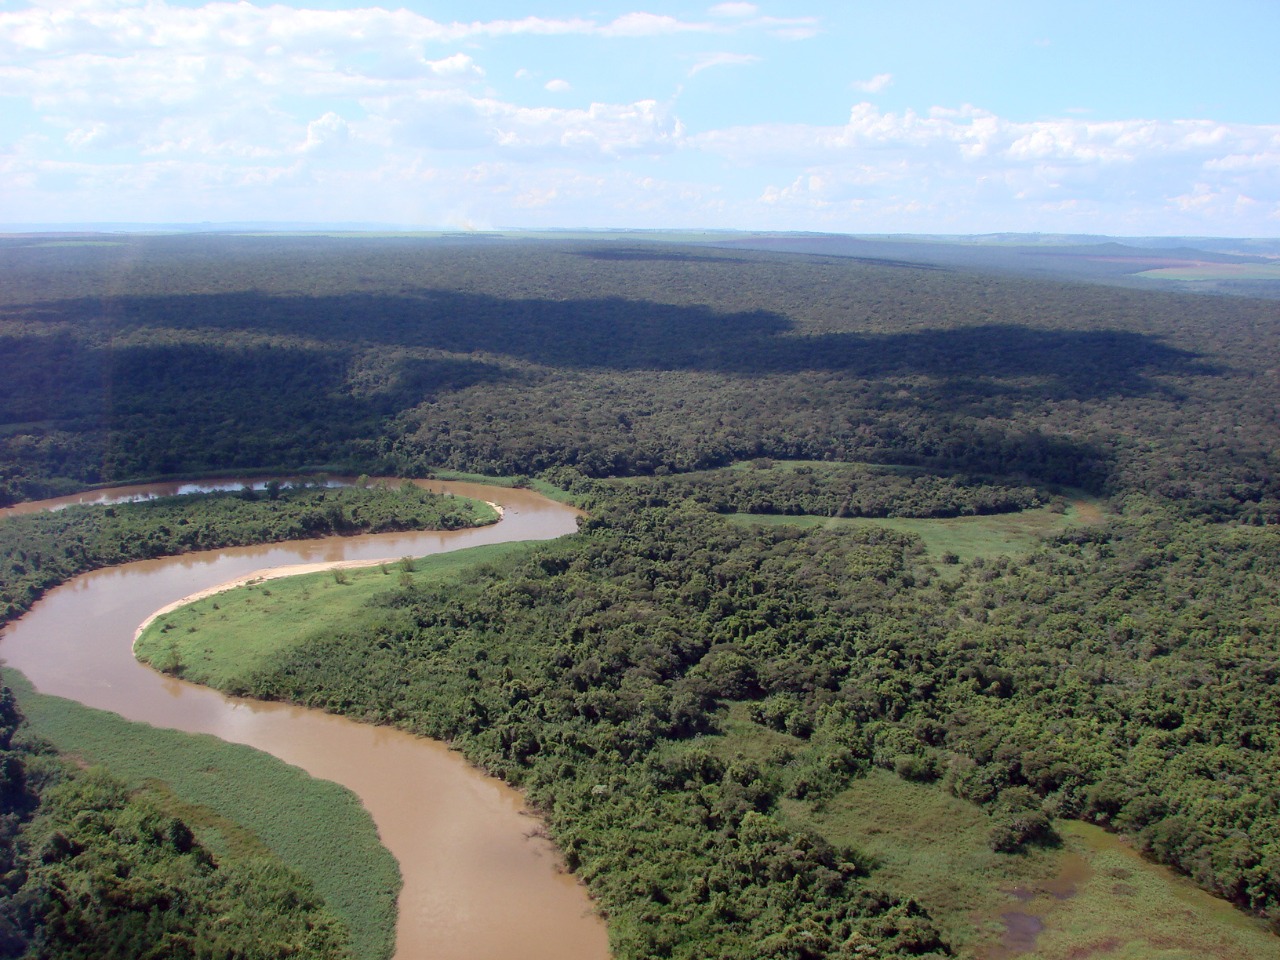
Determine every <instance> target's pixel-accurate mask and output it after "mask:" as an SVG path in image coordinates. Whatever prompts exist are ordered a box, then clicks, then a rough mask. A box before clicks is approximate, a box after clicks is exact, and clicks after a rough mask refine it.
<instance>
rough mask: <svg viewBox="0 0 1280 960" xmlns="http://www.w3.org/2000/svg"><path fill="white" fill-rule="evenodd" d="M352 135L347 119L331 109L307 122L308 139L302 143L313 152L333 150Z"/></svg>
mask: <svg viewBox="0 0 1280 960" xmlns="http://www.w3.org/2000/svg"><path fill="white" fill-rule="evenodd" d="M350 135H351V130H350V127H348V126H347V121H345V120H343V119H342V117H340V116H338V115H337V114H336V113H334V112H333V111H332V110H330V111H328V112H327V113H325V114H324V116H322V117H319V118H318V119H315V120H312V121H311V122H310V123H308V124H307V139H306V141H305V142H304V143H303V144H302V149H303V150H304V151H307V152H309V153H312V154H315V153H317V152H319V151H322V150H331V149H332V148H333V147H335V146H336V145H339V144H342V143H345V142H346V141H347V140H348V139H350Z"/></svg>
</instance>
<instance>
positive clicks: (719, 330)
mask: <svg viewBox="0 0 1280 960" xmlns="http://www.w3.org/2000/svg"><path fill="white" fill-rule="evenodd" d="M26 319H28V320H32V321H37V322H39V321H46V322H48V321H59V322H66V321H71V322H73V323H84V322H86V321H87V322H88V323H90V324H92V325H94V326H95V327H99V326H105V328H106V330H109V331H111V332H112V333H113V334H118V333H120V332H123V331H132V333H131V339H133V340H134V341H135V342H137V341H138V340H139V338H145V334H144V333H142V332H141V331H144V330H146V329H154V330H156V331H177V330H189V331H200V332H201V334H202V335H203V336H202V339H203V340H204V341H205V342H208V339H209V335H210V334H213V335H215V336H217V337H222V338H225V339H224V340H223V342H224V344H225V347H226V348H227V349H237V347H236V344H237V338H236V334H239V333H252V334H254V335H256V336H259V337H261V336H270V337H283V338H289V339H290V340H293V341H294V342H300V341H305V342H306V343H309V344H320V345H323V346H324V347H325V348H327V349H340V350H343V351H344V352H346V351H352V350H354V349H362V348H370V347H406V348H415V349H424V348H425V349H431V350H438V351H444V352H446V353H451V354H465V355H468V357H469V362H470V363H472V364H473V365H476V369H471V370H468V371H465V375H463V376H460V377H459V379H458V380H457V381H456V382H451V383H448V384H447V385H446V384H442V386H444V387H445V389H450V388H452V389H458V388H460V387H462V386H464V385H465V381H467V380H471V381H473V382H483V381H484V380H487V379H492V378H500V377H502V376H503V374H502V369H503V365H502V364H501V360H502V359H503V358H508V359H511V360H518V361H524V362H528V363H532V364H537V365H541V366H546V367H551V368H561V369H570V370H583V371H592V370H596V371H609V370H612V371H642V370H672V371H674V370H700V371H707V372H712V373H721V374H730V375H744V376H763V375H771V374H796V373H804V372H812V373H815V374H825V373H843V374H847V375H849V376H851V377H856V378H859V379H867V380H882V379H890V378H904V377H912V376H927V377H931V378H935V379H936V380H938V381H939V382H941V383H944V384H951V385H953V388H954V392H955V393H956V397H955V399H956V400H957V401H961V402H962V401H963V399H964V398H965V397H966V396H967V395H969V394H973V395H974V396H979V395H987V396H989V395H991V394H992V393H993V392H994V393H996V394H1000V395H1005V396H1020V395H1027V396H1052V397H1056V398H1073V399H1089V398H1092V397H1102V396H1116V395H1142V394H1151V393H1162V394H1166V395H1167V394H1168V393H1169V391H1168V388H1167V387H1165V386H1164V385H1163V384H1160V383H1159V382H1158V381H1156V380H1154V379H1153V378H1154V377H1157V376H1162V375H1179V376H1188V375H1192V376H1211V375H1214V374H1217V373H1218V372H1219V370H1218V369H1217V368H1215V367H1213V366H1212V365H1210V364H1207V363H1205V362H1204V361H1203V360H1201V359H1200V358H1199V357H1198V356H1197V355H1196V354H1193V353H1190V352H1188V351H1185V350H1180V349H1177V348H1175V347H1171V346H1169V345H1167V344H1165V343H1164V342H1162V341H1161V340H1160V339H1159V338H1157V337H1153V336H1150V335H1147V334H1142V333H1136V332H1133V331H1127V330H1115V329H1110V330H1107V329H1102V330H1067V329H1045V328H1037V327H1031V326H1025V325H1021V324H1017V323H1009V322H1005V323H988V324H983V325H981V326H971V327H954V328H950V329H923V330H921V329H917V330H911V331H906V332H886V333H824V334H819V335H798V334H796V333H795V332H794V325H793V324H792V322H791V321H790V320H789V319H788V318H787V317H785V316H783V315H781V314H779V313H775V312H770V311H765V310H754V311H745V312H736V313H724V312H718V311H715V310H712V309H710V308H709V307H706V306H703V305H672V304H662V303H654V302H651V301H642V300H628V299H624V298H622V297H608V298H597V299H577V300H563V301H561V300H549V299H502V298H497V297H491V296H486V295H479V294H472V293H458V292H452V291H438V290H422V291H415V290H408V291H402V292H401V293H399V294H396V295H387V294H364V293H359V294H355V293H353V294H347V295H341V296H324V297H305V296H278V295H264V294H257V293H251V292H250V293H236V294H214V295H188V296H167V297H120V298H113V299H110V300H102V301H98V300H94V301H86V300H78V301H63V302H60V303H54V304H41V305H38V306H33V307H31V308H29V309H28V310H27V311H26ZM64 329H65V328H64ZM165 337H169V338H171V334H169V335H166V334H161V333H157V339H158V340H160V339H164V338H165ZM294 338H296V340H295V339H294ZM490 358H492V359H490ZM405 362H406V363H408V362H409V361H405ZM482 368H483V369H482ZM372 373H373V375H374V376H375V378H376V375H377V374H376V371H374V372H372ZM409 379H410V380H418V379H419V378H418V377H413V376H411V377H410V378H409ZM396 392H397V393H399V392H400V391H399V390H397V391H396Z"/></svg>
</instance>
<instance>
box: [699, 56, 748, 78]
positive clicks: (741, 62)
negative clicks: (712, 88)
mask: <svg viewBox="0 0 1280 960" xmlns="http://www.w3.org/2000/svg"><path fill="white" fill-rule="evenodd" d="M759 62H760V58H759V57H757V56H756V55H755V54H750V53H707V54H703V55H702V56H701V57H699V58H698V60H697V62H696V63H694V65H693V66H692V67H690V68H689V76H691V77H692V76H694V75H695V74H698V73H701V72H702V71H703V70H707V69H710V68H711V67H743V66H748V65H750V64H753V63H759Z"/></svg>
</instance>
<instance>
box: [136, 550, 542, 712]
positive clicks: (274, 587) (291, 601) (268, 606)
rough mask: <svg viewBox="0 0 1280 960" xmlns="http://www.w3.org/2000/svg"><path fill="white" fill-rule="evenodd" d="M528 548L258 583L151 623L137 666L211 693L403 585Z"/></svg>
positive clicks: (352, 620)
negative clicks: (151, 668)
mask: <svg viewBox="0 0 1280 960" xmlns="http://www.w3.org/2000/svg"><path fill="white" fill-rule="evenodd" d="M527 549H529V545H528V544H521V543H505V544H493V545H490V546H483V547H473V548H471V549H468V550H458V551H454V552H451V553H442V554H437V555H434V556H430V557H422V558H418V559H414V560H412V561H409V562H406V561H397V562H394V563H389V564H384V565H381V566H374V567H363V568H359V569H353V570H351V569H349V570H342V571H327V572H324V573H314V574H306V575H303V576H297V577H284V578H282V579H279V580H264V581H261V582H258V583H253V584H249V585H246V586H243V587H239V588H237V589H235V590H229V591H227V592H225V593H220V594H217V595H215V596H212V597H208V598H206V599H204V600H200V601H198V602H196V603H192V604H188V605H187V606H184V607H180V608H178V609H177V610H174V611H172V612H171V613H168V614H165V615H164V616H162V617H158V618H157V619H156V620H155V621H153V622H152V624H151V625H150V626H149V627H148V628H147V629H146V630H145V631H144V632H143V634H142V636H141V637H139V638H138V642H137V644H136V646H135V648H134V650H135V653H136V655H137V656H138V659H140V660H142V661H144V662H146V663H150V664H152V665H153V666H155V667H157V668H158V669H161V670H166V671H169V672H174V673H180V674H181V676H182V677H183V678H184V679H186V680H191V681H194V682H196V683H203V684H206V685H207V686H211V687H216V688H217V689H219V690H230V691H234V690H237V689H240V688H242V685H243V678H245V677H247V676H249V675H251V674H252V673H253V672H254V671H255V670H256V669H257V668H258V666H259V665H261V664H264V663H265V662H266V661H268V660H269V659H271V658H272V657H274V656H275V655H276V654H277V653H278V652H280V651H281V650H286V649H289V648H290V647H292V646H296V645H297V644H300V643H302V642H304V641H305V640H307V639H308V638H309V637H310V636H311V635H312V634H313V633H314V632H315V631H317V630H320V629H322V628H323V629H324V630H325V631H326V632H334V631H339V632H340V631H342V630H343V629H344V628H345V627H346V626H347V625H348V624H350V625H352V626H353V627H354V626H355V625H357V624H360V623H363V622H364V620H365V619H366V618H365V617H364V616H363V614H362V612H361V611H362V609H363V607H364V606H365V605H366V604H367V603H368V601H369V600H370V599H371V598H373V597H375V596H377V595H378V594H382V593H386V592H387V591H389V590H392V589H395V588H398V587H400V586H401V585H403V584H407V583H414V584H421V585H424V586H425V585H428V584H435V583H439V582H440V581H443V580H448V579H451V578H454V577H456V576H458V575H459V574H460V573H462V572H463V571H464V570H467V569H469V568H471V567H474V566H475V565H477V564H480V563H485V562H487V561H490V560H495V559H497V558H499V557H502V556H506V555H507V554H510V553H514V552H518V551H521V550H527Z"/></svg>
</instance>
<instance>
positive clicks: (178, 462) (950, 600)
mask: <svg viewBox="0 0 1280 960" xmlns="http://www.w3.org/2000/svg"><path fill="white" fill-rule="evenodd" d="M0 263H2V264H3V268H4V270H5V274H6V278H7V280H8V281H9V282H8V283H7V284H6V290H5V292H4V293H3V295H2V296H3V303H0V311H2V312H0V340H3V343H4V347H5V349H4V350H3V351H0V467H2V470H0V482H2V484H3V489H2V490H0V495H3V496H4V497H6V498H8V499H9V500H18V499H24V498H30V497H34V496H37V495H41V494H44V493H49V492H55V491H62V490H65V489H69V488H72V487H77V486H83V485H86V484H93V483H101V482H108V481H116V480H123V479H133V478H138V477H146V476H156V475H166V474H181V473H193V472H199V471H204V470H211V469H227V468H233V467H244V468H282V469H288V470H296V469H300V468H312V469H337V468H342V469H347V470H350V471H351V472H353V473H356V472H367V473H379V472H381V473H398V474H401V475H424V474H427V473H429V472H431V471H433V470H439V469H462V470H470V471H474V472H479V473H487V474H494V475H497V474H507V475H513V474H520V475H525V476H537V477H541V478H543V479H545V480H547V481H548V482H551V483H553V484H556V485H558V486H560V487H562V488H564V489H566V490H569V491H570V492H571V493H572V494H573V495H574V496H576V497H578V498H580V500H581V502H582V503H583V504H584V506H586V507H587V508H588V510H589V512H590V519H589V520H587V521H586V522H585V523H584V526H583V529H582V531H581V532H580V534H579V535H578V536H576V537H571V538H568V539H566V540H564V541H562V542H557V543H555V544H551V545H547V546H543V547H539V548H537V549H536V550H532V551H531V552H530V553H529V554H528V555H527V556H525V557H523V558H518V559H513V560H510V561H506V562H504V563H501V564H494V565H490V566H486V567H483V568H481V569H479V570H477V571H476V572H474V573H473V574H472V575H471V576H469V577H464V578H463V579H462V580H460V581H459V582H458V583H456V584H453V585H451V586H450V587H449V588H448V589H440V590H435V591H415V590H412V589H406V588H401V589H399V590H394V589H393V590H392V591H391V592H390V593H389V594H388V595H387V597H386V598H385V600H384V601H383V602H382V603H380V604H378V605H376V606H375V607H374V608H371V609H370V611H369V618H368V625H367V629H365V630H361V631H359V632H358V633H356V634H340V635H317V636H315V637H312V638H311V639H310V640H309V641H308V644H307V645H305V646H302V647H299V648H298V649H296V650H294V651H292V652H290V653H288V654H287V655H282V656H281V657H280V659H279V661H278V662H277V663H275V664H273V665H272V667H271V668H270V669H266V670H262V671H260V672H259V673H258V674H256V675H255V676H253V677H250V678H243V679H244V681H245V683H247V684H248V685H249V686H248V688H249V689H253V690H255V691H256V692H257V693H259V694H260V695H262V696H267V697H275V698H286V699H292V700H297V701H300V702H304V703H309V704H314V705H318V706H323V707H325V708H328V709H334V710H341V711H343V712H347V713H351V714H354V715H356V716H360V717H363V718H365V719H368V720H370V721H374V722H382V723H391V724H397V725H400V726H405V727H408V728H411V729H414V730H417V731H420V732H423V733H427V734H430V735H432V736H437V737H441V738H444V739H447V740H450V741H452V742H453V743H454V744H455V745H457V746H459V747H460V748H461V749H463V750H464V751H465V752H466V753H467V755H468V756H469V757H471V758H472V759H473V760H475V761H476V762H477V763H479V764H481V765H483V766H484V767H486V768H487V769H490V770H492V771H493V772H495V773H498V774H500V775H502V776H504V777H506V778H508V779H510V780H512V781H514V782H516V783H519V784H521V785H522V786H524V787H525V788H526V789H527V790H528V791H529V796H530V797H531V799H532V800H533V801H534V802H535V803H537V804H538V805H539V806H540V807H541V809H543V810H544V811H545V813H546V816H547V819H548V823H549V827H550V830H551V832H552V834H553V836H554V837H555V839H556V840H557V842H558V843H559V844H560V846H561V848H562V850H564V852H565V856H566V858H567V860H568V862H569V865H570V866H571V867H572V868H574V869H575V870H577V871H578V872H579V873H580V875H581V876H582V877H583V878H584V879H585V880H586V881H587V883H588V884H589V886H590V888H591V890H592V891H593V893H594V894H595V895H596V896H597V897H598V898H599V899H600V902H601V904H602V906H603V907H604V909H605V910H606V912H607V915H608V917H609V921H610V929H611V935H612V938H613V939H612V942H613V945H614V949H615V951H616V953H617V955H618V956H619V957H636V958H640V957H661V956H671V957H689V958H692V957H710V956H715V957H747V956H751V957H761V956H772V957H794V958H805V957H818V956H850V957H852V956H867V955H870V956H879V957H892V956H927V955H946V954H947V952H948V951H949V950H951V947H950V946H949V945H948V944H947V943H946V942H945V941H944V939H943V938H942V936H941V935H940V933H939V931H938V928H937V926H936V925H935V924H933V923H932V921H931V920H930V918H929V917H928V915H927V912H926V911H925V910H924V909H923V908H922V907H921V906H920V905H919V904H918V903H916V902H915V901H913V900H911V899H910V898H909V897H900V896H896V895H889V894H885V893H883V892H880V887H879V886H878V885H877V882H876V879H875V873H874V867H875V865H874V863H872V862H871V861H870V859H869V858H867V857H865V856H864V855H862V854H861V853H860V852H859V851H857V850H854V849H848V848H841V847H838V846H834V845H832V844H830V843H828V842H826V841H825V840H824V839H823V838H822V837H820V836H817V835H815V834H813V833H811V832H808V831H806V830H804V829H801V828H800V827H798V826H797V825H796V824H794V823H792V822H790V821H788V820H787V818H786V817H785V816H784V815H783V813H782V810H783V804H784V801H789V800H802V801H806V802H811V803H820V802H822V801H823V800H824V799H829V798H831V797H834V796H835V795H836V794H838V793H839V791H840V790H842V789H844V788H845V787H846V786H847V785H848V784H849V783H850V782H852V781H853V780H854V779H855V778H857V777H859V776H860V775H861V774H862V773H864V772H865V771H867V770H868V769H871V768H873V767H878V768H884V769H887V770H891V771H894V772H895V773H896V774H897V775H898V776H900V777H902V778H904V779H907V780H911V781H913V782H921V783H932V784H936V786H937V788H938V789H942V790H946V791H949V792H951V793H952V794H954V795H955V796H957V797H962V798H964V799H966V800H968V801H972V802H973V803H974V804H977V805H980V806H981V808H982V809H984V810H985V811H986V812H987V815H988V816H989V819H990V834H989V843H990V845H991V847H992V849H994V850H1000V851H1010V852H1011V853H1013V854H1014V855H1016V851H1018V850H1022V849H1026V848H1028V847H1034V846H1036V845H1045V844H1053V843H1054V842H1055V841H1056V832H1055V826H1054V824H1055V822H1060V820H1061V819H1062V818H1081V819H1085V820H1089V821H1091V822H1096V823H1102V824H1105V825H1108V826H1110V827H1112V828H1113V829H1116V830H1120V831H1123V832H1125V833H1126V834H1128V835H1130V836H1132V837H1133V838H1134V839H1135V841H1136V842H1137V843H1138V844H1139V846H1140V847H1141V848H1142V849H1143V850H1144V851H1146V852H1148V853H1149V854H1150V855H1151V856H1152V857H1154V858H1157V859H1159V860H1160V861H1162V862H1165V863H1168V864H1170V865H1173V866H1174V867H1176V868H1177V869H1179V870H1180V871H1182V872H1184V873H1186V874H1187V875H1188V876H1190V877H1192V878H1194V879H1195V880H1196V881H1197V882H1198V883H1200V884H1201V885H1203V886H1205V887H1206V888H1208V889H1211V890H1213V891H1215V892H1216V893H1218V894H1219V895H1221V896H1223V897H1225V898H1226V899H1228V900H1230V901H1231V902H1232V903H1234V904H1236V905H1237V906H1239V907H1240V908H1241V909H1243V910H1245V911H1248V912H1251V913H1254V914H1256V915H1259V916H1262V917H1265V918H1267V919H1269V920H1270V921H1271V922H1272V923H1273V924H1277V923H1280V768H1278V767H1277V760H1276V757H1277V756H1280V725H1278V724H1277V722H1276V717H1277V716H1280V712H1278V708H1280V703H1278V702H1277V700H1276V693H1275V688H1276V680H1277V677H1278V676H1280V644H1278V643H1277V641H1278V640H1280V609H1278V608H1277V605H1276V602H1275V597H1277V596H1280V541H1278V540H1277V535H1276V530H1277V523H1280V463H1278V462H1277V459H1278V458H1280V453H1278V452H1277V451H1280V409H1278V407H1280V383H1278V381H1277V377H1278V375H1280V374H1278V373H1277V371H1280V331H1278V330H1277V325H1278V324H1280V311H1278V310H1277V305H1276V303H1275V302H1269V301H1262V300H1251V299H1247V298H1213V297H1196V296H1180V295H1176V294H1171V293H1164V292H1143V291H1136V290H1129V289H1117V288H1107V287H1103V286H1096V285H1083V284H1073V283H1067V282H1061V281H1057V280H1045V279H1028V278H1018V277H1014V276H1009V275H994V274H987V273H981V272H977V271H972V270H968V269H963V268H960V267H949V268H943V267H939V266H938V265H936V264H934V265H926V264H912V263H909V262H905V261H887V260H885V261H877V260H875V259H873V258H864V259H861V260H854V259H848V258H845V259H841V258H838V257H827V256H820V255H813V254H790V255H788V254H781V253H770V252H762V251H742V250H731V251H726V250H719V249H713V248H709V247H693V246H675V245H666V244H658V243H654V244H647V245H646V244H637V243H629V244H621V243H612V244H611V243H608V242H594V243H593V242H586V241H562V242H551V241H543V242H537V243H533V242H515V241H505V240H503V241H499V240H479V239H475V240H468V239H424V238H413V237H388V238H334V237H292V238H284V237H258V238H250V237H243V238H236V237H218V236H201V237H170V238H111V240H110V242H109V243H105V244H102V245H79V246H77V245H53V244H47V243H42V242H40V241H38V240H33V239H30V238H12V239H9V240H5V241H3V243H0ZM797 461H803V462H802V463H797ZM735 463H737V464H740V466H739V467H735V468H734V469H727V470H725V469H717V468H724V467H728V466H729V465H731V464H735ZM610 478H627V479H610ZM1080 491H1083V492H1087V493H1089V494H1092V495H1094V496H1096V497H1100V498H1103V499H1104V500H1105V501H1106V502H1107V503H1108V504H1109V507H1110V513H1111V515H1110V519H1107V520H1106V521H1105V522H1102V523H1099V524H1095V525H1092V526H1088V527H1081V528H1078V529H1074V530H1071V529H1069V530H1067V531H1066V532H1064V533H1061V534H1059V535H1056V536H1055V537H1053V538H1051V539H1049V540H1047V541H1046V542H1045V543H1043V544H1042V546H1041V547H1040V548H1039V549H1037V550H1034V551H1031V552H1029V553H1022V554H1018V555H1016V556H1013V555H1009V556H995V557H987V558H978V559H975V560H973V561H971V562H970V563H968V564H964V565H962V566H960V567H959V568H953V569H951V570H949V571H948V573H947V575H946V576H943V575H942V574H941V572H940V570H939V569H938V566H937V564H936V563H935V562H934V558H931V557H930V556H928V555H927V554H926V552H925V551H924V548H923V547H922V545H921V543H920V541H919V540H917V539H914V538H913V537H911V536H909V535H906V534H903V533H900V532H894V531H892V530H889V529H886V528H876V527H874V526H872V527H840V528H834V527H833V528H832V529H800V528H792V527H787V526H785V525H783V526H778V525H769V526H755V525H752V524H750V523H743V522H741V521H740V520H735V519H734V518H728V517H724V516H721V514H726V513H768V514H775V515H799V514H809V515H818V516H822V517H840V516H849V517H858V516H861V517H873V518H874V517H936V518H945V517H957V516H976V515H983V514H999V513H1006V512H1016V511H1019V510H1023V509H1026V508H1029V507H1033V506H1037V505H1042V504H1055V503H1058V504H1060V503H1061V502H1062V498H1063V497H1064V496H1075V495H1077V493H1078V492H1080ZM99 513H102V511H99ZM9 522H13V521H9ZM95 522H100V521H95ZM170 529H171V530H172V529H173V527H172V525H171V526H170ZM113 536H114V539H115V540H123V539H125V538H124V537H122V536H115V535H113ZM159 549H167V547H160V548H159ZM107 562H110V561H109V560H108V561H107ZM4 576H5V577H6V578H9V579H14V578H16V575H15V574H14V573H12V572H9V573H6V574H5V575H4ZM15 583H16V580H15ZM22 589H25V588H22ZM20 595H21V594H20V593H12V596H20ZM8 602H10V603H13V602H14V601H13V600H9V601H8ZM15 609H17V608H15ZM371 650H372V652H370V651H371ZM730 708H733V709H739V710H741V709H745V710H746V714H747V716H749V717H750V720H751V722H752V723H753V724H754V725H755V726H756V727H757V728H759V729H760V730H762V731H765V730H771V731H777V732H781V733H785V734H787V735H788V737H789V738H791V739H790V741H789V742H791V743H792V744H793V745H792V746H791V747H789V748H787V749H786V750H780V751H777V752H775V753H773V754H770V755H769V756H767V757H763V758H759V759H746V758H743V757H737V758H735V757H725V756H723V755H721V754H720V753H718V752H716V751H715V750H713V749H710V748H709V747H708V746H707V744H708V743H711V742H713V741H714V735H715V734H717V733H718V732H720V731H721V730H722V729H723V725H724V718H725V716H726V711H727V710H728V709H730Z"/></svg>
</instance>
